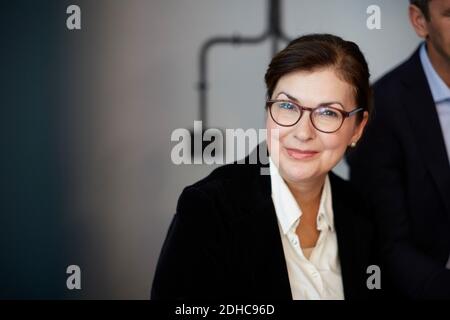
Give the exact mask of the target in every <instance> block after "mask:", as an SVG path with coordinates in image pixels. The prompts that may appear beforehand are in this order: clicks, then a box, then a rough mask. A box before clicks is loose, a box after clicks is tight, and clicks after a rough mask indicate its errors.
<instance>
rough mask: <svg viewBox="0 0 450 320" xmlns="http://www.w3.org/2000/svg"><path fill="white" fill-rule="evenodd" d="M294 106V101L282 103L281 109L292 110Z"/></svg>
mask: <svg viewBox="0 0 450 320" xmlns="http://www.w3.org/2000/svg"><path fill="white" fill-rule="evenodd" d="M294 108H295V106H294V105H293V104H292V103H289V102H282V103H280V109H286V110H292V109H294Z"/></svg>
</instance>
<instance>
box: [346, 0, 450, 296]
mask: <svg viewBox="0 0 450 320" xmlns="http://www.w3.org/2000/svg"><path fill="white" fill-rule="evenodd" d="M409 18H410V21H411V24H412V26H413V28H414V30H415V31H416V33H417V35H418V36H420V37H421V38H423V39H424V42H423V43H422V44H421V45H420V46H419V47H418V48H417V50H416V51H415V52H414V54H413V55H412V56H411V57H410V58H409V59H408V60H407V61H405V62H404V63H403V64H401V65H400V66H398V67H397V68H395V69H394V70H392V71H391V72H389V73H388V74H386V75H385V76H384V77H382V78H381V79H380V80H379V81H377V82H376V83H375V85H374V88H373V89H374V104H375V112H374V117H373V119H372V123H370V124H369V126H368V129H367V133H366V135H365V137H364V138H363V139H362V141H361V144H360V145H359V146H357V148H355V150H354V151H353V152H352V153H351V154H349V157H348V161H349V165H350V170H351V173H350V178H351V180H352V182H353V183H354V184H356V185H357V186H358V187H359V188H361V189H362V190H363V191H364V193H365V195H366V197H367V200H368V201H369V202H370V205H371V207H372V208H373V210H374V212H373V214H374V216H375V217H376V220H377V223H378V227H379V231H380V236H381V239H380V243H381V246H382V249H383V254H384V260H385V261H384V262H385V263H386V267H385V270H381V272H382V279H384V284H385V285H387V286H392V288H393V289H394V290H395V292H397V293H398V294H401V295H405V296H407V297H412V298H444V299H445V298H450V270H449V268H450V263H449V255H450V164H449V159H450V0H429V1H426V0H411V1H410V6H409ZM383 271H384V272H383ZM383 275H384V277H383ZM382 282H383V280H382ZM382 286H383V284H382Z"/></svg>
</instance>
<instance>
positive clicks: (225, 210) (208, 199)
mask: <svg viewBox="0 0 450 320" xmlns="http://www.w3.org/2000/svg"><path fill="white" fill-rule="evenodd" d="M260 168H261V165H256V164H248V163H245V164H239V163H233V164H227V165H223V166H221V167H218V168H216V169H214V170H213V171H212V172H211V173H210V174H209V175H208V176H206V177H205V178H203V179H201V180H199V181H197V182H196V183H194V184H192V185H189V186H187V187H185V188H184V189H183V192H182V193H181V195H180V197H179V200H178V204H177V213H181V215H183V216H187V215H189V216H191V218H193V217H192V215H194V216H195V219H202V218H203V217H204V216H207V219H214V220H221V221H224V220H229V221H231V220H234V218H236V217H240V216H242V215H243V214H245V213H246V212H249V211H250V210H249V208H251V207H252V206H254V205H255V199H256V200H257V199H260V197H262V195H261V193H260V192H259V191H258V190H260V189H259V188H260V187H261V186H260V184H261V182H262V183H263V184H264V185H266V184H267V179H268V178H259V177H260ZM261 179H262V181H261ZM269 180H270V179H269ZM268 188H270V185H269V186H268ZM269 196H270V194H269Z"/></svg>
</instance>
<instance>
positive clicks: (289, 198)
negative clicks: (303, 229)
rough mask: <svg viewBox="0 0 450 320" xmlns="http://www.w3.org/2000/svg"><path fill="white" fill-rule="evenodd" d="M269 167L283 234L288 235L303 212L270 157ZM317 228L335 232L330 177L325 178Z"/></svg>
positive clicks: (273, 197) (274, 200)
mask: <svg viewBox="0 0 450 320" xmlns="http://www.w3.org/2000/svg"><path fill="white" fill-rule="evenodd" d="M269 166H270V169H269V170H270V180H271V185H272V199H273V203H274V206H275V211H276V214H277V217H278V221H279V223H280V225H281V229H282V231H283V233H284V234H287V233H288V232H289V230H291V229H294V230H293V231H295V228H296V227H297V225H298V222H299V220H300V218H301V216H302V211H301V209H300V207H299V206H298V204H297V201H296V200H295V198H294V195H293V194H292V192H291V191H290V189H289V187H288V186H287V184H286V182H285V181H284V180H283V178H282V177H281V175H280V173H279V171H278V168H277V166H276V165H275V164H274V163H273V161H272V158H270V157H269ZM317 228H318V229H319V230H324V229H327V228H328V229H329V230H330V231H334V219H333V205H332V197H331V185H330V179H329V177H328V175H327V176H326V178H325V183H324V186H323V189H322V195H321V197H320V205H319V212H318V214H317Z"/></svg>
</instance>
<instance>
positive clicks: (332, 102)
mask: <svg viewBox="0 0 450 320" xmlns="http://www.w3.org/2000/svg"><path fill="white" fill-rule="evenodd" d="M280 94H284V95H285V96H286V97H288V98H289V99H290V100H294V101H295V102H297V103H300V101H299V100H298V99H297V98H296V97H294V96H291V95H290V94H288V93H286V92H284V91H281V92H279V93H278V94H277V98H278V96H279V95H280ZM331 104H338V105H340V106H341V107H342V108H344V105H343V104H342V103H341V102H339V101H326V102H320V103H319V104H318V105H319V106H328V105H331Z"/></svg>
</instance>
